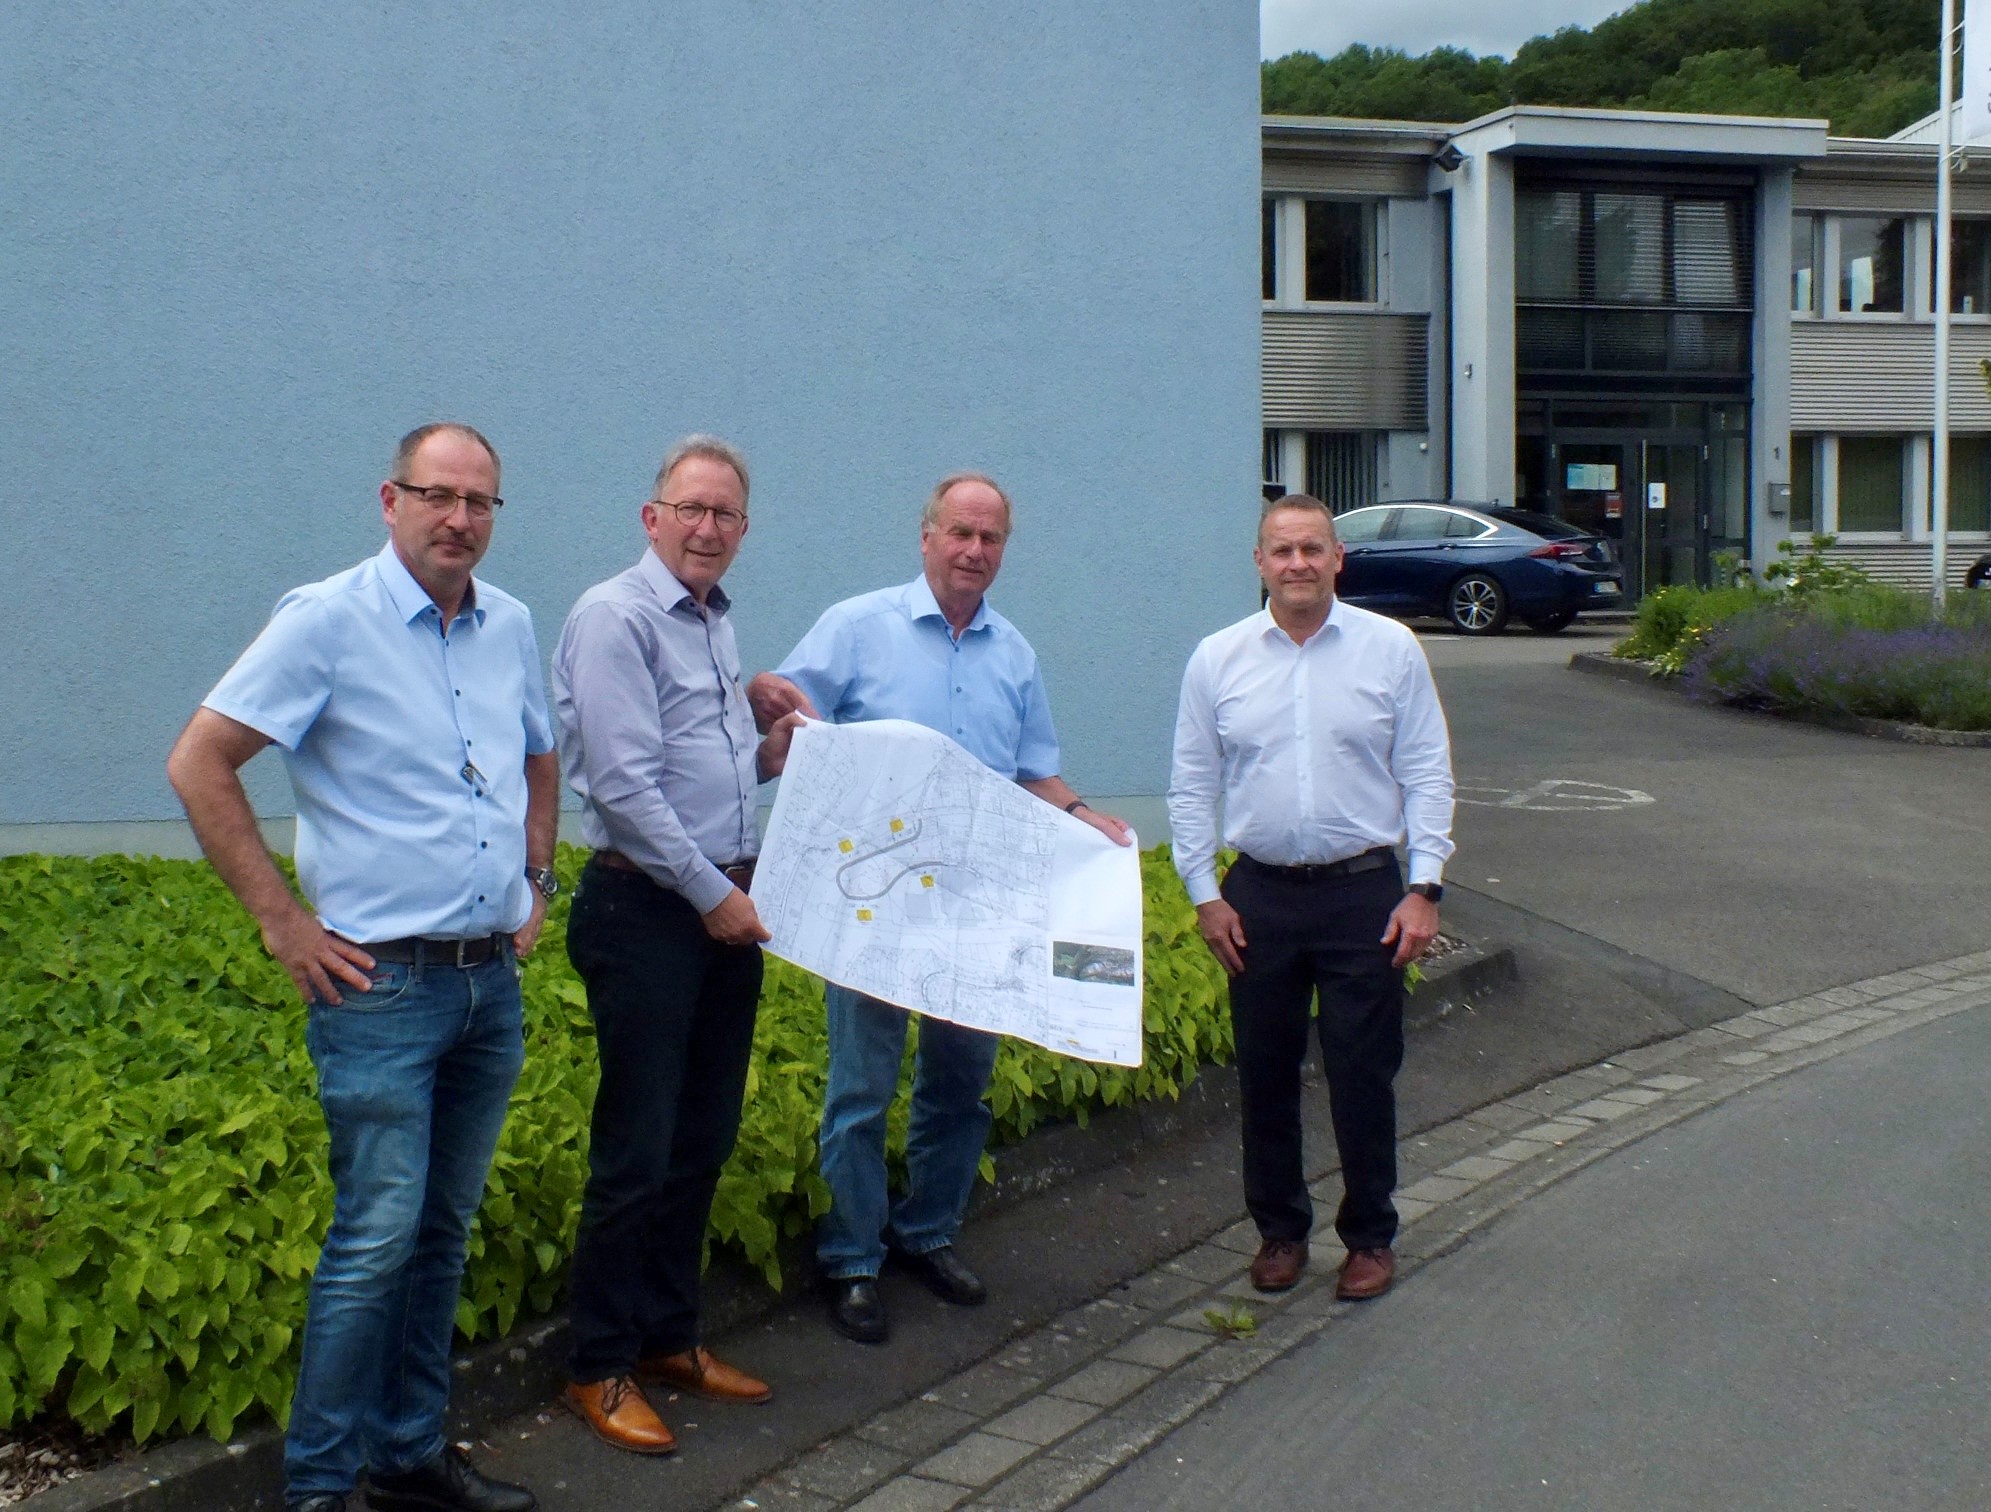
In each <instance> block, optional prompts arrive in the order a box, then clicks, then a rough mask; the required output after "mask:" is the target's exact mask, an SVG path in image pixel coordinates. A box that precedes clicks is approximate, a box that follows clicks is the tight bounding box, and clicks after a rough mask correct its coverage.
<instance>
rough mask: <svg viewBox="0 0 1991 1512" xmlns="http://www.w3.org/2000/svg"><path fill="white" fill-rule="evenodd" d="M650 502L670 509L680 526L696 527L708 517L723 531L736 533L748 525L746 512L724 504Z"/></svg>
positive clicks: (661, 500)
mask: <svg viewBox="0 0 1991 1512" xmlns="http://www.w3.org/2000/svg"><path fill="white" fill-rule="evenodd" d="M650 502H651V503H652V504H654V505H656V506H657V507H658V508H659V509H668V510H669V511H670V512H671V513H672V514H674V515H676V516H677V517H678V523H679V524H680V525H690V526H693V527H696V526H697V524H698V522H699V521H700V520H702V519H704V518H705V517H706V516H707V515H710V516H712V523H713V524H714V525H716V526H718V527H719V528H720V529H721V530H723V531H728V532H730V531H735V530H738V529H739V528H740V527H741V526H743V525H745V524H746V523H747V516H746V512H745V511H744V510H739V509H731V508H728V507H727V506H726V505H724V504H692V503H688V502H687V503H683V504H673V503H671V502H670V500H668V499H652V500H651V501H650Z"/></svg>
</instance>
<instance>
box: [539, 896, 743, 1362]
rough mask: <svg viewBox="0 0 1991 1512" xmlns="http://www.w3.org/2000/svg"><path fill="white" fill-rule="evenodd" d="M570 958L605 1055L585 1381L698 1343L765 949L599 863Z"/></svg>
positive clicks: (581, 1313)
mask: <svg viewBox="0 0 1991 1512" xmlns="http://www.w3.org/2000/svg"><path fill="white" fill-rule="evenodd" d="M567 954H568V955H569V957H571V958H572V960H573V962H574V969H575V970H576V971H578V972H579V973H580V975H581V980H582V981H583V982H584V983H585V984H586V986H587V990H588V1012H589V1013H590V1014H591V1015H592V1016H593V1018H594V1021H595V1039H596V1044H597V1048H598V1049H599V1051H600V1055H601V1089H600V1090H599V1091H598V1092H597V1093H596V1094H595V1107H594V1122H593V1126H592V1134H591V1143H590V1145H589V1149H588V1185H587V1191H586V1194H585V1195H584V1196H583V1198H582V1201H581V1227H580V1235H579V1237H578V1239H577V1240H576V1241H575V1245H574V1265H573V1271H572V1281H571V1287H572V1298H571V1303H572V1308H573V1326H574V1346H573V1356H572V1361H571V1369H572V1373H573V1378H574V1379H575V1380H576V1381H582V1382H587V1381H599V1380H605V1379H607V1378H608V1377H610V1376H617V1375H625V1374H627V1373H629V1371H630V1368H631V1367H632V1366H634V1365H635V1363H636V1361H637V1360H638V1359H640V1358H643V1357H646V1356H649V1355H654V1354H674V1353H677V1352H678V1351H680V1350H685V1349H689V1348H691V1347H692V1346H693V1345H694V1344H696V1343H698V1342H699V1332H698V1279H699V1271H700V1269H701V1267H702V1263H703V1258H704V1243H705V1223H706V1219H707V1217H708V1216H709V1215H710V1213H711V1210H712V1193H713V1190H714V1188H715V1187H717V1185H718V1182H719V1168H720V1167H721V1166H723V1165H724V1164H725V1163H726V1157H727V1156H728V1155H730V1154H731V1153H732V1150H733V1140H734V1137H735V1136H736V1135H737V1134H738V1132H739V1127H740V1100H741V1098H742V1097H743V1096H744V1095H745V1091H746V1081H747V1064H748V1060H749V1058H750V1057H751V1056H752V1053H753V1037H754V1013H755V1010H756V1007H757V1006H758V1004H759V1001H760V979H761V955H760V948H759V947H758V946H753V945H747V946H740V945H721V944H719V943H718V942H717V941H716V940H714V939H712V937H711V936H709V935H708V934H706V932H705V926H704V924H703V923H702V921H701V920H700V919H699V916H698V913H697V911H696V910H695V909H694V908H693V907H692V906H691V905H690V904H689V903H687V902H686V901H685V900H684V899H683V898H682V897H680V896H678V894H676V893H674V892H669V891H667V890H666V889H664V888H661V887H659V886H657V884H656V883H654V882H652V881H651V880H650V879H649V878H648V877H645V876H642V875H640V874H638V873H634V872H623V871H615V870H611V869H610V868H608V867H605V866H602V865H600V864H598V863H591V864H590V865H589V866H588V868H587V869H586V871H585V872H583V873H582V876H581V885H580V889H579V891H578V892H576V893H575V895H574V911H573V915H572V917H571V919H570V921H569V923H568V926H567Z"/></svg>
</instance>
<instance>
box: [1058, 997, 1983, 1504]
mask: <svg viewBox="0 0 1991 1512" xmlns="http://www.w3.org/2000/svg"><path fill="white" fill-rule="evenodd" d="M1987 1062H1991V1008H1977V1009H1971V1010H1967V1011H1965V1012H1963V1013H1959V1014H1957V1015H1955V1016H1954V1017H1951V1018H1946V1019H1941V1020H1938V1021H1936V1022H1933V1023H1930V1024H1926V1025H1923V1026H1922V1027H1920V1028H1917V1029H1912V1030H1909V1031H1906V1032H1904V1033H1902V1034H1899V1035H1897V1036H1895V1037H1893V1038H1889V1039H1884V1040H1880V1041H1878V1042H1876V1043H1873V1044H1869V1045H1865V1046H1863V1047H1861V1048H1857V1049H1853V1050H1849V1051H1847V1052H1846V1053H1844V1054H1842V1055H1840V1056H1837V1057H1834V1058H1832V1059H1830V1060H1826V1061H1822V1062H1820V1063H1818V1064H1816V1065H1813V1066H1811V1067H1809V1068H1807V1069H1804V1070H1801V1071H1798V1072H1796V1073H1793V1074H1792V1075H1790V1076H1787V1077H1784V1078H1782V1079H1779V1080H1776V1081H1773V1082H1769V1083H1766V1084H1764V1085H1762V1086H1760V1087H1758V1088H1756V1089H1755V1090H1753V1091H1750V1092H1747V1093H1745V1094H1743V1095H1741V1096H1739V1097H1736V1098H1734V1099H1732V1100H1730V1101H1729V1102H1726V1103H1723V1104H1720V1105H1717V1106H1716V1107H1714V1108H1712V1109H1711V1110H1709V1111H1708V1112H1706V1113H1703V1114H1701V1115H1699V1116H1698V1117H1695V1118H1693V1119H1690V1120H1689V1121H1687V1122H1685V1123H1682V1124H1679V1125H1677V1126H1674V1127H1672V1128H1669V1129H1666V1130H1663V1131H1662V1132H1660V1133H1658V1134H1655V1135H1653V1136H1651V1137H1649V1138H1647V1139H1646V1140H1644V1141H1642V1142H1639V1143H1636V1144H1632V1145H1629V1146H1627V1147H1626V1148H1624V1149H1622V1150H1620V1151H1618V1152H1617V1153H1615V1154H1613V1155H1611V1156H1608V1157H1606V1158H1605V1159H1603V1160H1601V1161H1599V1162H1598V1163H1597V1164H1595V1165H1592V1166H1589V1167H1587V1168H1585V1169H1583V1170H1581V1171H1579V1172H1577V1173H1576V1174H1575V1175H1574V1176H1572V1177H1570V1178H1568V1179H1567V1180H1565V1181H1564V1182H1562V1183H1561V1184H1559V1185H1557V1186H1554V1187H1551V1188H1550V1189H1549V1190H1548V1191H1547V1192H1545V1193H1544V1194H1542V1195H1541V1196H1539V1197H1536V1198H1534V1199H1533V1200H1531V1201H1530V1202H1528V1203H1526V1204H1524V1205H1523V1206H1521V1207H1520V1208H1518V1209H1517V1210H1516V1211H1514V1212H1513V1213H1511V1214H1510V1215H1509V1216H1508V1217H1507V1218H1505V1219H1504V1220H1502V1221H1501V1222H1500V1223H1498V1224H1496V1225H1494V1226H1493V1227H1492V1228H1491V1229H1490V1230H1489V1231H1487V1232H1486V1233H1484V1234H1483V1235H1482V1236H1480V1237H1479V1238H1478V1239H1477V1240H1476V1241H1475V1242H1474V1243H1472V1244H1470V1245H1469V1246H1467V1247H1466V1248H1465V1249H1464V1250H1462V1251H1460V1252H1458V1253H1456V1254H1454V1255H1451V1256H1449V1257H1446V1258H1445V1259H1442V1260H1439V1261H1437V1262H1435V1263H1433V1264H1431V1265H1429V1266H1427V1267H1425V1268H1424V1269H1422V1270H1421V1271H1419V1272H1417V1273H1416V1275H1415V1276H1413V1277H1412V1278H1411V1280H1410V1282H1409V1283H1408V1284H1407V1285H1405V1286H1403V1287H1401V1288H1400V1289H1399V1290H1398V1291H1397V1292H1396V1293H1394V1294H1393V1295H1392V1296H1390V1297H1387V1298H1385V1299H1383V1300H1382V1301H1380V1302H1377V1303H1373V1304H1369V1305H1367V1306H1365V1307H1362V1308H1359V1309H1356V1310H1355V1312H1354V1313H1352V1314H1351V1315H1350V1316H1349V1317H1347V1318H1344V1319H1343V1320H1342V1321H1341V1322H1340V1323H1338V1324H1337V1325H1336V1326H1335V1327H1333V1328H1331V1329H1328V1330H1327V1331H1325V1332H1324V1333H1322V1334H1321V1335H1319V1336H1318V1337H1317V1338H1315V1339H1314V1340H1313V1341H1311V1342H1310V1343H1309V1344H1307V1345H1305V1346H1303V1347H1302V1348H1301V1349H1299V1350H1297V1351H1295V1352H1294V1353H1293V1354H1292V1355H1290V1356H1288V1357H1287V1358H1286V1359H1284V1360H1282V1361H1280V1362H1279V1363H1278V1364H1276V1365H1274V1366H1273V1367H1271V1368H1270V1369H1268V1370H1266V1371H1264V1372H1263V1373H1261V1374H1260V1375H1258V1376H1255V1377H1253V1378H1252V1379H1251V1380H1249V1381H1247V1382H1246V1383H1245V1384H1244V1385H1242V1386H1241V1387H1239V1388H1238V1389H1237V1390H1236V1391H1235V1392H1234V1393H1232V1394H1231V1395H1230V1396H1228V1397H1226V1398H1224V1399H1222V1400H1220V1401H1219V1402H1218V1403H1217V1404H1216V1405H1214V1406H1213V1407H1212V1408H1210V1409H1209V1410H1207V1411H1205V1412H1204V1413H1203V1414H1202V1415H1200V1416H1199V1417H1198V1418H1196V1419H1194V1420H1193V1421H1192V1422H1190V1423H1189V1424H1187V1425H1186V1426H1184V1427H1183V1428H1182V1429H1180V1430H1178V1431H1177V1432H1175V1433H1174V1434H1172V1435H1170V1436H1169V1437H1167V1438H1165V1439H1163V1440H1162V1441H1161V1442H1160V1443H1158V1444H1157V1445H1155V1447H1154V1448H1153V1449H1151V1450H1150V1451H1148V1453H1147V1454H1145V1455H1144V1456H1142V1458H1140V1459H1139V1460H1137V1461H1135V1462H1134V1463H1132V1464H1131V1465H1129V1466H1128V1467H1127V1468H1126V1469H1125V1470H1123V1471H1122V1472H1120V1474H1118V1475H1117V1476H1115V1477H1114V1478H1113V1479H1112V1480H1110V1481H1108V1482H1106V1483H1105V1484H1104V1485H1103V1486H1102V1487H1101V1488H1100V1489H1099V1490H1098V1491H1096V1492H1095V1493H1094V1494H1093V1495H1091V1496H1090V1497H1088V1498H1086V1499H1085V1500H1084V1501H1082V1502H1080V1503H1079V1505H1080V1506H1081V1507H1083V1508H1085V1509H1087V1512H1166V1509H1179V1512H1205V1509H1207V1508H1211V1507H1218V1506H1237V1507H1254V1508H1262V1509H1266V1512H1279V1509H1286V1508H1292V1509H1295V1512H1297V1509H1302V1508H1305V1509H1313V1508H1318V1507H1322V1506H1328V1505H1335V1504H1343V1503H1346V1504H1351V1505H1360V1506H1364V1507H1370V1508H1375V1509H1378V1512H1387V1509H1391V1508H1404V1509H1416V1512H1444V1509H1452V1508H1474V1509H1479V1508H1485V1509H1501V1512H1504V1509H1508V1508H1516V1509H1519V1508H1527V1509H1536V1508H1542V1509H1585V1512H1620V1509H1622V1512H1658V1509H1670V1508H1696V1509H1698V1508H1707V1507H1748V1508H1752V1509H1763V1512H1779V1509H1784V1508H1790V1509H1798V1508H1875V1507H1890V1508H1903V1509H1919V1508H1931V1509H1934V1508H1943V1509H1950V1508H1970V1507H1984V1506H1991V1414H1987V1413H1986V1411H1985V1408H1984V1404H1985V1402H1986V1400H1987V1398H1991V1331H1987V1330H1986V1329H1985V1327H1984V1297H1985V1295H1986V1293H1987V1290H1991V1208H1987V1205H1986V1204H1985V1202H1984V1201H1983V1193H1984V1191H1985V1190H1986V1185H1987V1181H1991V1100H1987V1099H1986V1098H1985V1096H1984V1092H1983V1067H1984V1066H1985V1065H1986V1064H1987Z"/></svg>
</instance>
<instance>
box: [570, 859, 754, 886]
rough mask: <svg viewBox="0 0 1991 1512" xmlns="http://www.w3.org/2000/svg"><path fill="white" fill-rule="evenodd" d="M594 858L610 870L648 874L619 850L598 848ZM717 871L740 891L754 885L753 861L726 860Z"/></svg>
mask: <svg viewBox="0 0 1991 1512" xmlns="http://www.w3.org/2000/svg"><path fill="white" fill-rule="evenodd" d="M594 859H595V860H597V861H599V862H600V863H601V864H602V865H603V866H606V867H607V868H608V869H609V870H610V871H624V872H635V873H637V874H638V875H639V876H648V875H649V873H648V872H646V871H644V870H643V868H642V867H640V866H638V865H637V864H636V863H635V862H634V861H631V860H630V859H629V858H628V857H627V856H625V855H623V854H622V852H621V851H615V850H598V851H596V852H595V853H594ZM719 873H720V875H721V876H723V877H724V878H725V879H726V880H727V881H728V882H730V883H732V884H733V886H735V887H737V888H738V889H739V890H740V891H741V892H745V891H746V890H747V889H748V888H750V887H752V886H753V885H754V863H753V862H752V861H750V860H749V861H732V862H728V863H727V864H726V865H724V866H722V867H720V868H719Z"/></svg>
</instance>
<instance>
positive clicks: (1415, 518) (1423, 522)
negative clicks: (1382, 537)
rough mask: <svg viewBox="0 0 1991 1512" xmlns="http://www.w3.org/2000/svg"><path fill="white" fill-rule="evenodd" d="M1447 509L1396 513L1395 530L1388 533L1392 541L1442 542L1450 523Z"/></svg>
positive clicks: (1407, 510)
mask: <svg viewBox="0 0 1991 1512" xmlns="http://www.w3.org/2000/svg"><path fill="white" fill-rule="evenodd" d="M1451 520H1452V512H1451V510H1449V509H1426V508H1421V507H1419V508H1412V509H1399V510H1398V511H1397V512H1396V528H1395V529H1394V530H1392V531H1391V532H1390V539H1391V540H1393V541H1442V540H1443V539H1444V538H1445V527H1446V526H1447V525H1449V524H1450V523H1451Z"/></svg>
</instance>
